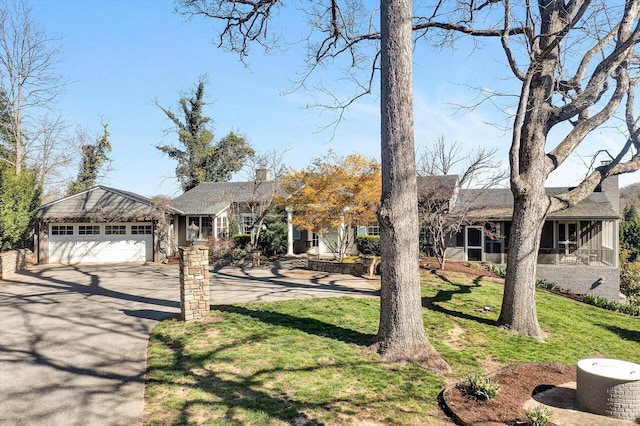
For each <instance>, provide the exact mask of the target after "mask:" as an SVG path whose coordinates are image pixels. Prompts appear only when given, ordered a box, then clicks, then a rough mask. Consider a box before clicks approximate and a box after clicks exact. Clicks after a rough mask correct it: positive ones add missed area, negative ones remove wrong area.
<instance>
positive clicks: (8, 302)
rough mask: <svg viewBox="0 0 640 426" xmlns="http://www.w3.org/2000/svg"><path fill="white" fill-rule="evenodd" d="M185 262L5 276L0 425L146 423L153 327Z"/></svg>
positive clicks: (173, 296)
mask: <svg viewBox="0 0 640 426" xmlns="http://www.w3.org/2000/svg"><path fill="white" fill-rule="evenodd" d="M179 300H180V290H179V281H178V268H177V267H176V266H175V265H172V266H166V265H159V264H153V265H131V264H129V265H109V266H106V265H92V266H55V267H42V266H38V267H35V268H32V269H30V270H29V271H26V272H23V273H20V274H16V275H14V276H13V277H10V278H7V279H5V280H4V281H1V282H0V313H1V314H2V319H1V320H0V424H2V425H138V424H141V423H142V412H143V404H144V399H143V394H144V373H145V370H146V359H147V345H148V340H149V332H150V330H151V328H152V327H153V326H154V324H156V323H157V321H158V320H159V319H162V318H165V317H167V316H170V315H175V314H177V313H179V311H180V307H179Z"/></svg>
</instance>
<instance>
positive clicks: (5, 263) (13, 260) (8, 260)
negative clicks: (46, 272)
mask: <svg viewBox="0 0 640 426" xmlns="http://www.w3.org/2000/svg"><path fill="white" fill-rule="evenodd" d="M30 264H33V252H32V251H31V250H28V249H20V250H10V251H5V252H3V253H0V279H3V278H8V277H10V276H11V275H13V274H15V273H16V272H19V271H21V270H23V269H24V268H26V267H27V265H30Z"/></svg>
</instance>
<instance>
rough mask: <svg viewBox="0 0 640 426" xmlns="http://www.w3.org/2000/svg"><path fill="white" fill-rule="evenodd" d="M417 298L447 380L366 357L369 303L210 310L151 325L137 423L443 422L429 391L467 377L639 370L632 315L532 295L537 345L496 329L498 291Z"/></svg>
mask: <svg viewBox="0 0 640 426" xmlns="http://www.w3.org/2000/svg"><path fill="white" fill-rule="evenodd" d="M422 292H423V306H424V307H425V309H424V321H425V327H426V331H427V334H428V336H429V339H430V340H431V342H432V343H433V345H434V346H435V347H436V349H437V350H438V351H439V352H440V353H441V354H442V355H443V356H444V358H445V359H446V360H447V362H449V364H450V365H451V367H452V368H453V373H451V374H450V375H448V376H445V377H440V376H435V375H433V374H431V373H429V372H427V371H424V370H422V369H421V368H420V367H419V366H417V365H415V364H411V363H409V364H403V365H398V364H381V363H379V362H378V361H377V356H376V354H375V353H371V352H370V351H369V350H368V349H367V345H368V344H369V342H370V341H371V339H372V337H373V336H374V334H375V332H376V330H377V325H378V310H379V302H378V300H377V299H356V298H336V299H315V300H301V301H295V300H294V301H286V302H274V303H251V304H245V305H231V306H215V307H212V312H211V319H210V320H208V321H207V322H199V323H190V324H185V323H183V322H180V321H177V320H170V321H165V322H163V323H161V324H160V325H158V326H157V327H156V328H155V330H154V332H153V334H152V336H151V342H150V346H149V365H148V372H147V386H146V394H145V424H147V425H154V424H162V425H165V424H211V425H288V424H296V425H303V424H308V425H313V424H325V425H344V424H362V425H365V424H368V425H378V424H384V425H429V424H442V423H443V422H444V418H443V416H442V414H441V413H440V411H439V408H438V406H437V402H436V396H437V394H438V393H439V392H440V391H441V390H442V388H443V387H444V386H445V381H446V382H455V381H458V380H461V379H463V378H464V377H466V375H467V374H468V373H470V372H474V371H484V370H485V369H488V370H493V369H495V368H497V366H499V365H502V364H512V363H520V362H529V361H552V362H563V363H567V364H574V363H575V362H576V361H577V360H579V359H582V358H587V357H597V356H606V357H612V358H620V359H624V360H628V361H632V362H640V359H639V355H638V354H640V319H638V318H634V317H629V316H626V315H622V314H618V313H614V312H610V311H605V310H602V309H599V308H596V307H593V306H589V305H585V304H582V303H579V302H575V301H572V300H570V299H565V298H562V297H560V296H557V295H554V294H551V293H548V292H544V291H538V294H537V303H538V315H539V319H540V323H541V326H542V327H543V329H544V330H545V331H546V332H547V333H548V334H549V336H548V337H547V339H546V340H545V342H538V341H535V340H532V339H529V338H525V337H522V336H518V335H515V334H513V333H509V332H507V331H505V330H502V329H499V328H497V327H495V321H496V319H497V316H498V312H499V308H500V301H501V296H502V285H501V284H499V283H494V282H486V281H478V280H475V281H474V280H473V279H472V278H468V277H466V276H462V275H454V274H449V275H443V276H438V275H436V274H432V273H426V274H424V275H423V290H422ZM485 306H488V307H489V308H490V310H488V311H487V310H485V309H484V307H485Z"/></svg>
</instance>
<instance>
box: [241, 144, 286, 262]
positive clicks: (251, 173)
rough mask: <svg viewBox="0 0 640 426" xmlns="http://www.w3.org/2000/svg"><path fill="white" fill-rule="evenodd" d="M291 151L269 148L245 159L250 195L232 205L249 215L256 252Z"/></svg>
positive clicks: (253, 246) (252, 245)
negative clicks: (287, 156) (286, 157)
mask: <svg viewBox="0 0 640 426" xmlns="http://www.w3.org/2000/svg"><path fill="white" fill-rule="evenodd" d="M289 150H290V148H286V149H285V150H282V151H278V150H277V149H275V148H274V149H272V150H270V151H266V152H263V153H257V154H254V155H252V156H250V157H248V158H247V160H246V164H245V167H244V172H245V175H246V177H247V182H251V184H252V190H251V195H250V197H249V198H248V199H246V200H241V201H239V202H237V203H235V206H233V207H234V208H235V209H236V210H237V211H238V212H248V213H249V214H250V217H251V221H252V223H251V228H252V229H253V230H254V232H252V233H251V248H252V249H254V250H255V249H256V248H257V247H258V242H259V240H260V234H261V233H262V232H263V225H264V222H265V219H267V216H268V214H269V213H270V212H272V210H273V209H272V206H273V203H274V199H275V197H276V195H277V194H278V192H279V191H280V180H281V179H282V177H283V176H284V175H285V174H286V171H287V166H286V165H285V163H284V156H285V154H286V153H287V152H288V151H289Z"/></svg>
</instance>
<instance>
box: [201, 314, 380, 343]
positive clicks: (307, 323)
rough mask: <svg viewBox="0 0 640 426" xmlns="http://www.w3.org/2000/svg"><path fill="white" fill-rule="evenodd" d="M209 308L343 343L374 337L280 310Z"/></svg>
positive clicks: (370, 340) (364, 340)
mask: <svg viewBox="0 0 640 426" xmlns="http://www.w3.org/2000/svg"><path fill="white" fill-rule="evenodd" d="M211 309H213V310H217V311H220V312H229V313H234V314H240V315H245V316H248V317H251V318H255V319H257V320H259V321H262V322H264V323H266V324H271V325H280V326H283V327H289V328H294V329H297V330H300V331H302V332H304V333H307V334H313V335H316V336H320V337H328V338H330V339H335V340H339V341H341V342H344V343H353V344H356V345H360V346H368V345H370V344H371V343H372V342H373V340H374V338H375V335H373V334H367V333H360V332H359V331H355V330H350V329H348V328H343V327H340V326H337V325H334V324H330V323H327V322H324V321H319V320H317V319H313V318H305V317H296V316H293V315H289V314H283V313H280V312H272V311H264V310H252V309H247V308H245V307H242V306H236V305H218V306H212V307H211Z"/></svg>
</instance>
